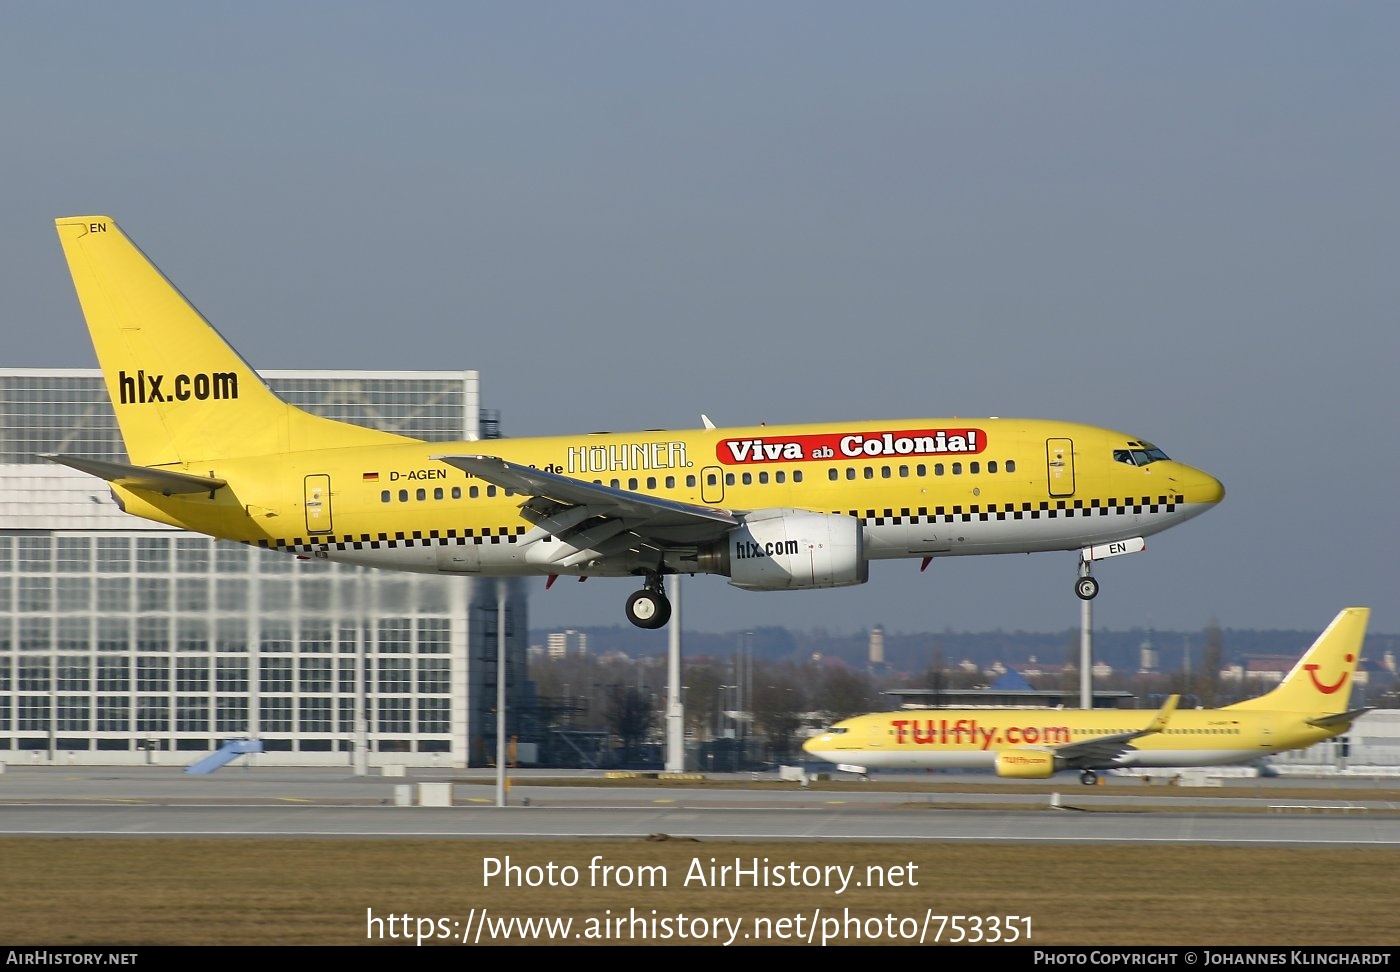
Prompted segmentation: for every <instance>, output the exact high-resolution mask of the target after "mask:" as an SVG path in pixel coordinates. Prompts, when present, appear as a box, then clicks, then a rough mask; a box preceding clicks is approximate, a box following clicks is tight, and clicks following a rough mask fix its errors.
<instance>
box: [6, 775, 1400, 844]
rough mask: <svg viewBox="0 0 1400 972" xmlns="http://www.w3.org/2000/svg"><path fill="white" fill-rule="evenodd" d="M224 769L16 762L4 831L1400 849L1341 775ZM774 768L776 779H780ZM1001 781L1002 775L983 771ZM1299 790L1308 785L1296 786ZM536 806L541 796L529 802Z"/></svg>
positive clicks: (1380, 806) (1389, 825) (1393, 812)
mask: <svg viewBox="0 0 1400 972" xmlns="http://www.w3.org/2000/svg"><path fill="white" fill-rule="evenodd" d="M221 772H222V774H223V775H220V776H218V777H217V778H213V777H208V778H200V777H188V776H185V775H183V774H181V773H180V772H179V770H177V769H173V768H163V767H148V768H135V769H129V768H122V769H108V768H102V767H95V768H82V769H60V768H48V767H43V768H28V767H21V768H11V769H9V770H7V771H6V772H5V773H3V774H0V835H6V836H46V837H54V836H64V837H99V836H100V837H132V838H153V837H200V838H236V837H245V838H247V837H259V838H278V837H285V838H323V839H330V838H357V839H375V838H380V839H406V838H416V839H432V840H442V839H452V840H472V839H513V840H518V839H558V838H561V837H564V838H586V839H639V838H652V839H662V838H668V839H693V840H763V841H774V840H797V841H806V840H822V841H832V840H857V841H901V842H909V841H925V842H974V843H1036V844H1112V843H1141V844H1222V845H1236V846H1243V845H1265V846H1329V847H1346V846H1365V847H1394V846H1400V803H1397V802H1394V801H1391V800H1388V799H1383V800H1376V799H1374V798H1373V797H1374V790H1367V791H1366V792H1367V794H1368V796H1370V797H1372V798H1369V799H1362V800H1348V799H1345V795H1346V791H1347V790H1348V789H1353V790H1356V789H1358V787H1357V786H1356V785H1355V784H1348V783H1345V782H1340V781H1329V785H1327V786H1326V787H1322V786H1319V787H1317V788H1316V789H1317V797H1316V798H1309V799H1302V800H1300V799H1298V798H1297V797H1296V796H1292V795H1290V796H1289V797H1288V798H1287V799H1286V800H1284V799H1280V798H1278V797H1275V796H1272V795H1271V794H1272V793H1274V792H1281V787H1280V786H1279V785H1277V784H1278V781H1266V782H1264V783H1263V784H1262V785H1259V786H1258V787H1257V793H1251V794H1249V795H1246V796H1230V797H1226V796H1220V797H1213V796H1211V795H1209V791H1208V790H1202V791H1200V793H1199V794H1194V793H1193V794H1191V795H1184V794H1181V795H1178V794H1173V795H1172V796H1171V797H1170V799H1168V798H1166V797H1165V796H1164V795H1163V794H1162V793H1161V791H1162V789H1163V788H1162V787H1157V788H1155V789H1154V788H1151V787H1141V786H1140V785H1138V786H1133V785H1130V784H1120V785H1115V786H1103V787H1093V788H1086V787H1080V786H1079V785H1078V784H1077V783H1075V782H1074V781H1073V780H1068V781H1067V785H1066V786H1065V787H1063V788H1062V789H1059V790H1056V791H1054V792H1052V793H1047V792H1046V791H1045V790H1044V789H1036V790H1028V789H1026V788H1023V787H1018V786H1016V785H1014V784H1009V785H1006V786H992V787H987V788H986V789H988V790H992V791H994V792H978V793H954V792H947V793H945V792H936V793H928V792H921V793H899V792H891V791H888V790H880V789H878V788H877V787H878V784H872V788H871V789H870V790H858V791H846V792H841V793H839V794H836V793H827V792H818V791H815V790H805V789H802V788H800V787H797V786H796V785H794V786H793V788H792V789H782V790H774V789H763V790H758V789H754V790H744V789H710V790H706V789H704V788H703V787H700V786H696V787H681V788H677V789H669V788H668V789H655V788H645V787H641V786H636V787H633V786H626V785H623V786H621V787H618V786H615V785H614V786H608V787H583V786H547V785H539V786H535V785H531V786H526V785H517V786H515V787H513V788H511V790H510V792H509V794H508V801H509V805H508V806H504V807H498V806H495V805H494V804H495V788H494V786H493V785H491V779H490V777H489V776H485V777H483V776H478V777H477V779H479V780H480V781H481V782H480V783H464V782H462V781H463V780H464V779H465V778H466V775H465V774H464V773H462V772H460V771H458V772H455V773H454V772H449V771H434V772H423V773H417V772H416V773H415V774H414V776H413V777H411V778H409V779H392V778H384V777H354V776H349V775H347V774H346V773H345V772H344V771H342V770H295V771H293V770H282V769H273V770H262V769H258V770H251V771H245V770H243V769H240V768H229V769H226V770H224V771H221ZM768 779H771V777H768ZM978 779H979V780H980V781H982V782H990V781H989V780H988V778H986V777H979V778H978ZM421 782H439V783H441V782H447V783H448V785H449V786H450V790H451V795H452V805H451V806H441V807H434V806H419V805H397V804H396V800H402V799H403V797H404V796H405V794H406V793H408V794H411V793H413V792H414V791H416V789H417V784H418V783H421ZM1286 785H1287V786H1288V787H1289V790H1288V791H1287V792H1289V793H1290V794H1296V793H1297V792H1298V790H1297V788H1298V787H1299V785H1300V784H1299V783H1297V782H1296V781H1290V782H1289V783H1287V784H1286ZM527 804H528V805H527Z"/></svg>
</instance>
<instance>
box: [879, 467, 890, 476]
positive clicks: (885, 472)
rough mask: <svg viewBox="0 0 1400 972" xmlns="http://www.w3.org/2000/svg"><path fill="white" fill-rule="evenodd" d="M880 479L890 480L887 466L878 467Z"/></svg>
mask: <svg viewBox="0 0 1400 972" xmlns="http://www.w3.org/2000/svg"><path fill="white" fill-rule="evenodd" d="M880 478H881V479H889V478H890V467H889V466H881V467H880Z"/></svg>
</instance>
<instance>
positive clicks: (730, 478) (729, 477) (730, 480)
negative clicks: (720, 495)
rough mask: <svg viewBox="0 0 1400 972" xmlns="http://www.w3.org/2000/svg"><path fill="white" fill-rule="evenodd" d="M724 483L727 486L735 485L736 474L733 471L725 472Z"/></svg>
mask: <svg viewBox="0 0 1400 972" xmlns="http://www.w3.org/2000/svg"><path fill="white" fill-rule="evenodd" d="M724 485H726V486H733V485H734V474H733V473H725V474H724Z"/></svg>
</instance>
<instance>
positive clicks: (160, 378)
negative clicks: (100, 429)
mask: <svg viewBox="0 0 1400 972" xmlns="http://www.w3.org/2000/svg"><path fill="white" fill-rule="evenodd" d="M55 224H56V226H57V229H58V237H59V241H60V242H61V243H62V245H63V253H64V256H65V257H66V258H67V260H68V269H69V272H70V273H71V274H72V276H73V286H74V288H75V289H76V290H77V293H78V302H79V303H80V304H81V305H82V309H83V316H84V317H86V318H87V325H88V332H89V333H90V335H91V337H92V343H93V348H94V349H95V350H96V352H97V360H98V363H99V364H100V365H101V367H102V374H103V378H104V380H105V382H106V385H107V394H108V395H109V396H110V397H111V399H112V408H113V410H114V411H115V412H116V415H117V423H118V425H119V426H120V428H121V433H122V441H123V442H124V443H125V445H126V450H127V453H128V455H129V456H130V458H131V461H132V462H133V463H135V464H136V465H140V466H167V465H176V464H188V463H190V462H193V461H199V460H211V459H229V458H236V457H241V456H254V455H269V454H276V453H280V452H286V451H289V450H298V449H313V448H335V447H338V446H348V445H368V444H373V443H385V442H391V441H400V442H402V441H406V440H405V439H404V437H402V436H397V435H394V434H392V433H389V432H377V431H374V430H371V429H366V428H362V427H360V426H356V425H349V424H347V423H343V422H335V421H332V420H330V419H325V418H320V417H319V416H315V415H311V414H310V413H308V412H303V411H301V410H300V409H298V408H294V407H293V406H291V405H288V404H287V403H286V402H284V401H282V400H281V399H280V398H278V397H277V396H276V395H275V394H273V392H272V390H271V389H269V388H268V387H267V385H266V384H264V383H263V380H262V378H260V377H259V376H258V374H257V372H255V371H254V370H253V369H252V367H251V366H249V364H248V363H247V362H246V361H244V360H243V358H242V357H241V356H240V355H239V354H238V352H237V351H235V350H234V349H233V348H232V347H230V346H229V345H228V343H227V342H226V341H225V340H224V339H223V337H222V336H220V334H219V332H218V331H216V330H215V329H214V328H213V326H212V325H210V324H209V322H208V321H206V320H205V319H204V317H203V316H201V315H200V313H199V311H197V310H196V309H195V308H194V306H193V305H192V304H190V302H189V301H188V300H186V299H185V297H184V295H183V294H181V293H180V291H179V290H177V289H176V288H175V286H174V285H173V284H171V283H170V281H169V280H167V279H166V278H165V276H164V274H162V273H161V272H160V270H159V269H158V268H157V267H156V266H155V264H153V263H152V262H151V261H150V260H149V259H148V258H147V257H146V255H145V254H144V253H142V252H141V250H140V248H138V247H137V246H136V244H134V243H133V242H132V241H131V240H130V239H128V238H127V236H126V235H125V234H124V233H123V232H122V231H121V229H120V228H118V226H117V224H116V222H115V221H114V220H112V219H111V218H110V217H108V216H68V217H63V218H61V219H58V220H55Z"/></svg>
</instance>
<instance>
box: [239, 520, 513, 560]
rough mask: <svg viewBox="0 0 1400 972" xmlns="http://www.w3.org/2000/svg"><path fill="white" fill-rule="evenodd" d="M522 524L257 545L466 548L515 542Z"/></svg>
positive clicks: (294, 549)
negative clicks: (468, 545) (467, 546)
mask: <svg viewBox="0 0 1400 972" xmlns="http://www.w3.org/2000/svg"><path fill="white" fill-rule="evenodd" d="M525 529H526V528H525V527H523V526H505V527H495V528H492V527H486V528H484V529H481V530H414V531H413V532H411V533H404V532H399V533H393V534H390V533H361V534H344V535H342V536H336V535H335V534H327V535H326V536H324V537H315V538H309V539H308V538H306V537H292V538H291V539H283V538H280V537H279V538H277V539H275V540H259V541H258V542H257V544H256V546H258V547H260V548H262V549H264V550H277V551H281V552H283V553H313V552H315V551H318V550H393V549H394V548H396V547H405V548H406V547H447V546H458V547H465V546H466V545H467V544H475V545H477V546H482V545H484V544H501V543H516V542H517V540H518V538H519V537H521V536H523V535H524V533H525Z"/></svg>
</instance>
